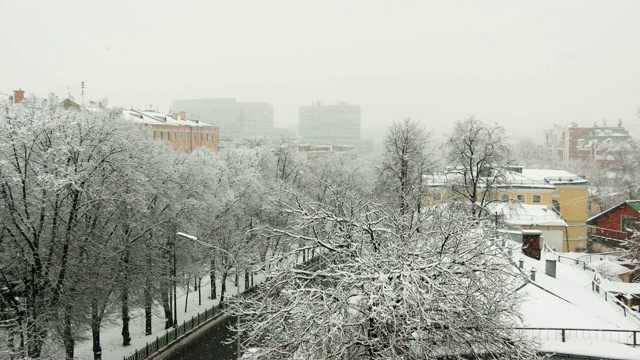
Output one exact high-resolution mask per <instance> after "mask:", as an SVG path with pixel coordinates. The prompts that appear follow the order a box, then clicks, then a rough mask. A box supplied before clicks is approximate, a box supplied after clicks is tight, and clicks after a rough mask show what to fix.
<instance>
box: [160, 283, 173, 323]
mask: <svg viewBox="0 0 640 360" xmlns="http://www.w3.org/2000/svg"><path fill="white" fill-rule="evenodd" d="M162 308H163V309H164V318H165V323H164V328H165V329H168V328H170V327H172V326H173V313H171V290H170V289H169V286H166V285H163V287H162Z"/></svg>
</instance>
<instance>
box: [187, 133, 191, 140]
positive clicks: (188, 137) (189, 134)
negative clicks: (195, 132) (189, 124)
mask: <svg viewBox="0 0 640 360" xmlns="http://www.w3.org/2000/svg"><path fill="white" fill-rule="evenodd" d="M187 140H191V133H190V132H188V133H187Z"/></svg>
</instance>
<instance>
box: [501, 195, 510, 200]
mask: <svg viewBox="0 0 640 360" xmlns="http://www.w3.org/2000/svg"><path fill="white" fill-rule="evenodd" d="M500 201H502V202H509V194H500Z"/></svg>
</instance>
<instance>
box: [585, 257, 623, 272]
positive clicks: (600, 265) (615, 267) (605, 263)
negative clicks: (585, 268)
mask: <svg viewBox="0 0 640 360" xmlns="http://www.w3.org/2000/svg"><path fill="white" fill-rule="evenodd" d="M589 265H591V266H593V267H594V268H595V269H596V270H598V271H599V272H602V273H607V274H612V275H622V274H626V273H628V272H631V269H629V268H627V267H624V266H622V265H621V264H619V263H617V262H614V261H611V260H598V261H593V262H590V263H589Z"/></svg>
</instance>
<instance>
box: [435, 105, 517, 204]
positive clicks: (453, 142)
mask: <svg viewBox="0 0 640 360" xmlns="http://www.w3.org/2000/svg"><path fill="white" fill-rule="evenodd" d="M505 136H506V135H505V131H504V128H502V127H501V126H499V125H497V124H496V125H492V126H491V125H487V124H485V123H484V122H482V121H481V120H479V119H476V118H474V117H470V118H468V119H466V120H462V121H457V122H456V124H455V128H454V130H453V132H452V133H451V135H450V136H449V137H448V139H447V141H446V143H445V144H444V147H445V148H446V156H445V160H446V163H447V165H448V167H447V170H446V172H447V174H448V175H449V177H450V178H448V179H447V181H448V182H449V183H450V188H451V191H452V193H453V194H454V195H457V196H458V197H460V198H462V199H464V200H466V201H468V202H470V203H472V204H478V205H480V206H481V207H482V206H484V205H485V204H487V203H489V202H492V201H494V197H495V194H496V191H495V190H496V187H497V186H498V185H500V184H501V183H502V182H504V181H505V168H506V167H507V165H508V164H509V148H508V146H507V143H506V140H505ZM474 211H475V210H474Z"/></svg>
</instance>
